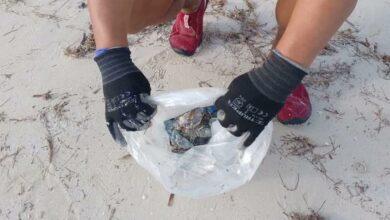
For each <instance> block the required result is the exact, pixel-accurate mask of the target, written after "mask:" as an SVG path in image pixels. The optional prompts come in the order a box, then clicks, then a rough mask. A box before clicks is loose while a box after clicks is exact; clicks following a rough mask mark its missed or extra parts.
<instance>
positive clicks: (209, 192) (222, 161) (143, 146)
mask: <svg viewBox="0 0 390 220" xmlns="http://www.w3.org/2000/svg"><path fill="white" fill-rule="evenodd" d="M225 92H226V90H224V89H217V88H197V89H188V90H180V91H174V92H167V93H162V94H159V95H156V96H153V97H152V99H153V101H154V102H156V103H157V104H158V110H157V113H156V115H155V116H154V118H153V120H152V125H151V127H150V128H148V129H147V130H146V131H140V132H123V136H124V137H125V139H126V141H127V148H128V151H129V152H130V153H131V155H132V156H133V158H134V159H135V160H136V161H137V163H138V164H140V165H141V166H142V167H144V168H145V169H146V170H148V171H149V172H150V173H151V174H152V175H153V176H154V177H155V178H156V179H157V180H158V181H159V182H160V183H161V184H162V185H163V186H164V187H165V189H166V190H167V191H169V192H170V193H174V194H177V195H182V196H187V197H191V198H203V197H208V196H213V195H218V194H221V193H224V192H227V191H230V190H233V189H235V188H237V187H239V186H241V185H243V184H245V183H247V182H249V181H250V180H251V179H252V177H253V175H254V174H255V172H256V170H257V168H258V167H259V165H260V163H261V161H262V160H263V159H264V157H265V155H266V153H267V151H268V148H269V145H270V142H271V136H272V122H271V123H269V125H268V126H267V127H266V128H265V129H264V131H263V132H262V133H261V134H260V135H259V137H258V138H257V139H256V140H255V142H254V143H253V144H252V145H251V146H249V147H248V148H246V149H243V148H242V143H243V141H244V139H245V135H243V136H242V137H239V138H238V137H234V136H233V135H231V134H230V133H229V132H228V131H227V130H226V129H225V128H223V127H222V126H221V125H220V124H219V122H218V121H215V122H213V123H212V125H211V128H212V137H211V139H210V141H209V143H207V144H206V145H200V146H195V147H192V148H191V149H190V150H188V151H186V152H185V153H183V154H177V153H173V152H172V151H171V149H170V144H169V136H168V133H167V131H166V130H165V126H164V121H166V120H169V119H171V118H175V117H177V116H179V115H181V114H183V113H185V112H188V111H190V110H192V109H194V108H197V107H206V106H210V105H213V104H214V102H215V100H216V99H217V98H218V97H220V96H222V95H223V94H224V93H225Z"/></svg>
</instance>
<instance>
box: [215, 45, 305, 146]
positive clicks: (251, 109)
mask: <svg viewBox="0 0 390 220" xmlns="http://www.w3.org/2000/svg"><path fill="white" fill-rule="evenodd" d="M305 75H306V72H305V71H304V70H303V69H302V68H300V67H299V66H298V65H297V64H295V63H294V62H292V61H290V60H288V59H287V58H285V57H283V56H282V55H281V54H280V53H278V52H277V51H272V53H271V54H270V56H269V57H268V59H267V60H266V61H265V62H264V64H263V66H262V67H260V68H258V69H254V70H252V71H250V72H249V73H246V74H243V75H241V76H239V77H237V78H236V79H234V80H233V81H232V83H231V84H230V86H229V87H228V92H227V93H226V94H225V95H224V96H222V97H220V98H219V99H218V100H217V101H216V103H215V105H216V107H217V109H218V120H219V122H220V123H221V125H222V126H223V127H225V128H227V129H228V131H229V132H230V133H232V134H233V135H235V136H241V135H242V134H244V133H245V132H249V133H250V134H249V136H248V138H247V139H246V140H245V142H244V146H245V147H248V146H249V145H251V144H252V143H253V141H255V139H256V138H257V136H258V135H259V134H260V133H261V132H262V131H263V130H264V127H265V126H266V125H267V124H268V123H269V122H270V121H271V120H272V119H273V118H274V117H275V116H276V114H277V113H278V112H279V111H280V110H281V109H282V107H283V105H284V102H285V100H286V99H287V96H288V95H289V94H290V93H291V92H292V91H293V90H294V89H295V87H297V86H298V85H299V84H300V82H301V81H302V79H303V77H304V76H305Z"/></svg>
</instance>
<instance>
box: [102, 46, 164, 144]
mask: <svg viewBox="0 0 390 220" xmlns="http://www.w3.org/2000/svg"><path fill="white" fill-rule="evenodd" d="M95 61H96V63H97V64H98V66H99V69H100V72H101V74H102V79H103V93H104V98H105V104H106V121H107V126H108V130H109V131H110V133H111V135H112V137H113V138H114V140H115V141H116V142H118V143H119V144H121V145H122V146H123V145H126V141H125V139H124V137H123V136H122V134H121V132H120V130H119V126H120V127H121V128H123V129H126V130H128V131H139V130H143V129H145V128H147V127H148V126H149V125H150V120H151V118H152V117H153V115H154V113H155V110H156V106H155V105H154V104H152V103H151V102H150V101H148V96H149V95H150V84H149V82H148V80H147V79H146V77H145V76H144V75H143V74H142V72H141V71H140V70H139V69H138V68H137V67H136V66H135V65H134V64H133V62H132V60H131V58H130V50H129V48H124V47H123V48H114V49H108V50H105V51H104V52H102V53H101V54H98V55H97V56H96V57H95ZM118 125H119V126H118Z"/></svg>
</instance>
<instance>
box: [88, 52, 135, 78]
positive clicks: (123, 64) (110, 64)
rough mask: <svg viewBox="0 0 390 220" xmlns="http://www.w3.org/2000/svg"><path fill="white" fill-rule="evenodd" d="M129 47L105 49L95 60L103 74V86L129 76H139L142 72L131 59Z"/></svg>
mask: <svg viewBox="0 0 390 220" xmlns="http://www.w3.org/2000/svg"><path fill="white" fill-rule="evenodd" d="M130 54H131V53H130V50H129V48H127V47H120V48H112V49H105V50H104V52H102V53H99V54H97V56H96V57H95V58H94V60H95V61H96V63H97V65H98V66H99V69H100V72H101V74H102V80H103V85H106V84H108V83H111V82H113V81H116V80H118V79H120V78H122V77H124V76H125V75H128V74H132V73H134V74H139V73H140V70H139V69H138V68H137V67H136V66H135V65H134V63H133V62H132V60H131V58H130Z"/></svg>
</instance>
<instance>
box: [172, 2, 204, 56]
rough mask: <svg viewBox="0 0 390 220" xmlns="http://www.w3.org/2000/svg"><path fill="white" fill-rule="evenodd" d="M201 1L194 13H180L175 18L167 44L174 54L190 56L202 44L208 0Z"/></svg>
mask: <svg viewBox="0 0 390 220" xmlns="http://www.w3.org/2000/svg"><path fill="white" fill-rule="evenodd" d="M201 1H202V2H201V3H200V5H199V8H198V10H197V11H196V12H193V13H191V14H185V13H183V12H180V13H179V14H178V15H177V16H176V21H175V24H174V25H173V27H172V32H171V36H170V37H169V43H170V44H171V47H172V49H173V50H174V51H175V52H176V53H179V54H182V55H185V56H191V55H193V54H194V53H195V51H196V49H197V48H198V47H199V45H200V44H201V43H202V37H203V16H204V13H205V11H206V7H207V4H208V0H201Z"/></svg>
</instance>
